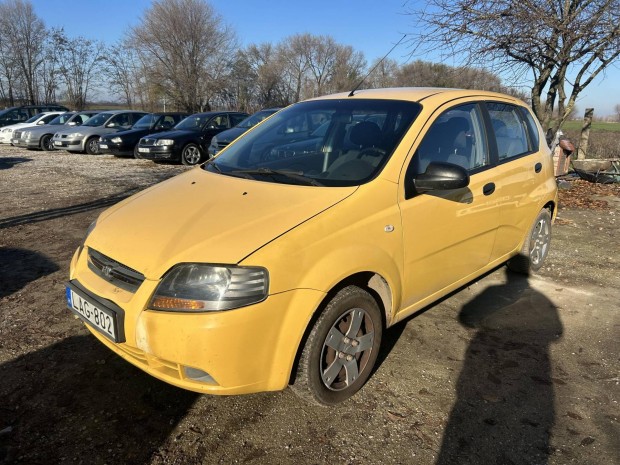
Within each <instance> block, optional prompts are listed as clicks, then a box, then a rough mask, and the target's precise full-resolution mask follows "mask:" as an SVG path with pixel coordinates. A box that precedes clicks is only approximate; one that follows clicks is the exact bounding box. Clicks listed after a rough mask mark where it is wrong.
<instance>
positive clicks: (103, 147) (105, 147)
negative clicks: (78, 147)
mask: <svg viewBox="0 0 620 465" xmlns="http://www.w3.org/2000/svg"><path fill="white" fill-rule="evenodd" d="M99 148H100V149H107V148H108V144H99Z"/></svg>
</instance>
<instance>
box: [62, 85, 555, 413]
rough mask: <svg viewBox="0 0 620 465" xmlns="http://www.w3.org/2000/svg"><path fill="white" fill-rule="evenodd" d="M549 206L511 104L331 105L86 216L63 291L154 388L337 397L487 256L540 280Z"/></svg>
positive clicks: (530, 137)
mask: <svg viewBox="0 0 620 465" xmlns="http://www.w3.org/2000/svg"><path fill="white" fill-rule="evenodd" d="M319 127H322V128H321V129H320V130H318V131H317V129H318V128H319ZM556 209H557V187H556V182H555V179H554V176H553V169H552V165H551V157H550V154H549V149H548V148H547V147H546V145H545V143H544V137H543V134H542V130H541V128H540V126H539V124H538V123H537V122H536V120H535V119H534V117H533V116H532V114H531V112H530V110H529V109H528V108H527V107H526V106H525V104H524V103H523V102H521V101H519V100H517V99H514V98H512V97H509V96H506V95H501V94H496V93H489V92H479V91H464V90H447V89H385V90H366V91H358V92H356V93H355V94H354V95H348V94H338V95H332V96H328V97H323V98H319V99H315V100H310V101H306V102H302V103H298V104H295V105H292V106H290V107H288V108H286V109H284V110H282V111H280V112H278V113H277V114H275V115H274V116H272V117H271V118H269V119H268V120H266V121H265V122H263V123H261V124H259V125H257V126H256V127H254V128H252V129H251V130H250V131H248V132H247V133H246V134H244V135H243V136H241V137H240V138H239V139H237V140H236V141H234V142H233V143H232V144H230V145H229V146H228V147H227V148H226V149H224V150H223V151H222V152H221V153H220V154H219V155H218V156H217V157H215V158H214V159H212V160H209V161H208V162H207V163H205V164H203V165H201V166H199V167H197V168H195V169H193V170H190V171H189V172H187V173H185V174H182V175H180V176H177V177H175V178H173V179H170V180H168V181H165V182H162V183H160V184H157V185H155V186H153V187H151V188H149V189H147V190H145V191H143V192H141V193H139V194H136V195H134V196H133V197H131V198H128V199H126V200H124V201H123V202H121V203H119V204H117V205H116V206H114V207H112V208H110V209H108V210H106V211H105V212H103V213H102V214H101V215H100V216H99V218H98V219H97V221H96V222H95V223H93V225H92V226H91V228H90V229H89V231H88V234H87V237H86V239H85V241H84V243H83V244H82V246H80V247H79V248H78V250H77V251H76V253H75V255H74V257H73V260H72V262H71V271H70V273H71V275H70V281H69V283H68V285H67V294H66V295H67V300H68V305H69V308H70V309H71V310H72V311H73V312H74V313H75V314H77V315H78V316H79V317H80V318H81V319H82V320H83V321H84V322H85V323H86V326H87V327H88V329H89V330H90V331H91V332H92V333H93V334H94V335H95V336H96V337H97V338H98V339H99V340H100V341H101V342H102V343H104V344H105V345H106V346H108V347H109V348H110V349H111V350H113V351H114V352H116V353H117V354H118V355H120V356H121V357H123V358H124V359H126V360H127V361H129V362H131V363H133V364H134V365H136V366H138V367H140V368H141V369H143V370H144V371H146V372H148V373H150V374H151V375H153V376H155V377H157V378H159V379H161V380H164V381H166V382H168V383H171V384H174V385H176V386H180V387H183V388H186V389H190V390H194V391H197V392H202V393H211V394H240V393H249V392H256V391H264V390H278V389H283V388H285V387H286V386H287V385H289V384H290V385H292V387H293V389H294V390H295V392H297V393H298V394H299V395H300V396H301V397H303V398H305V399H308V400H310V401H313V402H317V403H321V404H334V403H337V402H340V401H342V400H344V399H346V398H348V397H350V396H351V395H352V394H354V393H355V392H356V391H357V390H358V389H360V387H361V386H362V385H363V384H364V383H365V381H366V380H367V379H368V377H369V376H370V374H371V373H372V370H373V366H374V364H375V361H376V359H377V354H378V351H379V347H380V344H381V336H382V334H383V332H384V331H385V328H387V327H389V326H391V325H393V324H395V323H397V322H398V321H401V320H403V319H404V318H406V317H407V316H409V315H411V314H412V313H414V312H415V311H416V310H419V309H421V308H423V307H425V306H427V305H428V304H429V303H431V302H433V301H435V300H437V299H438V298H440V297H442V296H445V295H446V294H448V293H449V292H451V291H453V290H455V289H457V288H458V287H460V286H462V285H463V284H465V283H467V282H469V281H471V280H472V279H474V278H476V277H478V276H480V275H481V274H483V273H484V272H485V271H488V270H490V269H492V268H494V267H496V266H498V265H500V264H502V263H504V262H508V265H509V266H510V267H511V268H512V269H514V270H516V271H520V272H525V273H527V272H529V271H530V270H537V269H539V268H540V267H541V265H542V263H543V260H544V259H545V257H546V255H547V253H548V250H549V242H550V233H551V223H552V219H553V218H554V216H555V212H556Z"/></svg>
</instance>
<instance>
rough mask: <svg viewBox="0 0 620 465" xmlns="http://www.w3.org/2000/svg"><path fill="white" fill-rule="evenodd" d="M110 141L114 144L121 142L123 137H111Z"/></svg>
mask: <svg viewBox="0 0 620 465" xmlns="http://www.w3.org/2000/svg"><path fill="white" fill-rule="evenodd" d="M110 141H111V142H112V143H114V144H122V143H123V139H121V138H120V137H112V139H110Z"/></svg>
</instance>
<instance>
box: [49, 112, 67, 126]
mask: <svg viewBox="0 0 620 465" xmlns="http://www.w3.org/2000/svg"><path fill="white" fill-rule="evenodd" d="M72 116H73V113H63V114H62V115H58V116H57V117H56V118H54V119H53V120H52V121H50V122H49V123H47V124H49V125H50V126H53V125H56V124H65V123H66V122H67V121H69V119H70V118H71V117H72Z"/></svg>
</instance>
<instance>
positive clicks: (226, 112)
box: [190, 110, 247, 116]
mask: <svg viewBox="0 0 620 465" xmlns="http://www.w3.org/2000/svg"><path fill="white" fill-rule="evenodd" d="M223 114H226V115H228V114H242V115H247V113H244V112H243V111H228V110H224V111H205V112H203V113H192V114H191V115H190V116H212V115H223Z"/></svg>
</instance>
